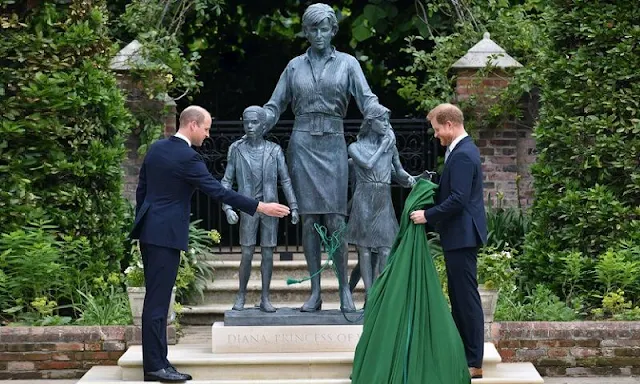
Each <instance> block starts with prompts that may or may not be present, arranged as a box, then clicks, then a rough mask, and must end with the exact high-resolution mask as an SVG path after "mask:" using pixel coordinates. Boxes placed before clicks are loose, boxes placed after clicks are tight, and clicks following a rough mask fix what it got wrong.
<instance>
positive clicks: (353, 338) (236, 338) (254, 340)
mask: <svg viewBox="0 0 640 384" xmlns="http://www.w3.org/2000/svg"><path fill="white" fill-rule="evenodd" d="M361 333H362V325H264V326H259V327H247V326H230V325H227V324H223V323H222V322H217V323H214V324H213V326H212V327H211V342H212V351H213V353H234V354H236V353H302V352H305V353H324V352H349V353H353V351H355V349H356V345H357V344H358V340H359V339H360V334H361Z"/></svg>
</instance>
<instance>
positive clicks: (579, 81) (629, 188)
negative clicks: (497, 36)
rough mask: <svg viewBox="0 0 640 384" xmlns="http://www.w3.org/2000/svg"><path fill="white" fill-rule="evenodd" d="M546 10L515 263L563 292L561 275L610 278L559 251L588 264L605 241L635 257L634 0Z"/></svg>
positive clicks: (637, 107)
mask: <svg viewBox="0 0 640 384" xmlns="http://www.w3.org/2000/svg"><path fill="white" fill-rule="evenodd" d="M547 12H548V14H547V15H546V20H547V22H548V27H549V39H550V49H549V50H548V51H547V52H545V53H544V54H543V55H540V56H541V57H546V59H545V60H543V61H542V62H541V63H537V66H538V68H537V69H538V70H539V71H540V73H541V78H542V79H543V81H542V84H541V90H542V93H541V106H542V108H541V111H540V119H539V124H538V125H537V127H536V130H535V136H536V141H537V149H538V158H537V163H536V164H535V166H534V168H533V175H534V178H535V193H536V199H535V202H534V205H533V211H532V212H533V217H532V219H533V222H532V226H531V230H530V232H529V235H528V237H527V242H526V253H525V255H524V257H522V258H521V259H520V266H521V268H522V269H523V271H524V272H525V273H526V275H527V277H528V278H529V283H530V286H533V285H535V283H536V282H549V283H551V284H552V286H553V288H554V289H555V291H556V293H558V294H561V295H562V296H563V297H565V296H566V294H567V289H568V286H569V285H572V286H573V285H575V286H576V287H580V288H581V290H583V291H589V290H592V289H595V290H597V291H599V292H604V293H605V294H607V293H610V292H607V291H609V290H610V289H615V287H604V286H602V282H599V281H598V278H597V276H595V274H594V273H582V274H581V275H580V276H573V277H571V278H570V277H567V275H568V274H570V271H569V269H570V268H571V266H570V263H569V262H568V256H569V255H570V254H571V253H572V252H573V253H575V252H577V255H581V256H582V257H584V258H585V260H586V261H584V262H582V264H584V265H585V266H587V267H588V266H589V265H591V266H592V265H593V263H595V262H597V260H598V259H599V258H601V257H602V255H603V254H605V253H606V251H607V250H612V251H613V252H618V251H619V252H620V254H624V255H630V256H629V257H635V256H633V255H636V254H637V253H636V252H637V250H636V251H633V252H629V251H628V248H629V247H630V246H631V247H633V246H634V245H635V246H637V245H639V244H640V81H639V80H640V72H639V71H638V69H639V68H640V45H639V44H638V41H640V26H639V25H638V23H637V21H638V20H640V8H639V7H638V6H637V4H634V2H623V1H619V2H600V1H595V2H594V1H585V0H582V1H572V2H567V1H560V0H556V1H553V3H551V4H550V6H549V8H548V9H547ZM574 259H575V258H574ZM633 261H634V260H627V262H633ZM587 269H589V268H587ZM635 285H636V286H637V287H640V280H639V279H636V282H635ZM635 299H636V301H637V299H639V297H636V298H635Z"/></svg>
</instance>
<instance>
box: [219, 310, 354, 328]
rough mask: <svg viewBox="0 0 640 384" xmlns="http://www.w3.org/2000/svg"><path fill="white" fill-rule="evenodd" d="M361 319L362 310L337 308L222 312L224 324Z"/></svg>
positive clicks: (348, 322) (333, 322) (324, 322)
mask: <svg viewBox="0 0 640 384" xmlns="http://www.w3.org/2000/svg"><path fill="white" fill-rule="evenodd" d="M363 320H364V316H363V310H360V311H356V312H351V313H345V314H343V313H342V312H340V310H339V309H329V310H324V311H322V310H320V311H315V312H300V308H278V310H277V311H276V312H273V313H267V312H262V311H260V309H259V308H247V309H244V310H242V311H233V310H231V311H226V312H225V313H224V325H225V326H251V325H254V326H255V325H261V326H262V325H270V326H282V325H284V326H286V325H362V322H363Z"/></svg>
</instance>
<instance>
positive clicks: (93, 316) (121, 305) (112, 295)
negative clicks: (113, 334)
mask: <svg viewBox="0 0 640 384" xmlns="http://www.w3.org/2000/svg"><path fill="white" fill-rule="evenodd" d="M78 293H79V294H80V295H81V296H82V298H83V300H82V302H81V303H79V304H78V305H77V309H78V311H79V312H80V317H79V318H78V321H77V323H78V324H82V325H121V324H131V323H132V319H131V309H130V308H129V299H128V298H127V294H126V293H125V292H124V291H123V290H122V288H119V287H118V288H116V287H115V286H113V285H112V286H110V287H109V290H108V291H104V292H102V293H99V294H96V295H93V294H91V293H85V292H81V291H78Z"/></svg>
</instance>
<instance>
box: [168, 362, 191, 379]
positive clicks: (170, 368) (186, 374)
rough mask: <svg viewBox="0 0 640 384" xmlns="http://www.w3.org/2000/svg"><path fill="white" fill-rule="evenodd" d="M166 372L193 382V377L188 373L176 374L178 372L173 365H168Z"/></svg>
mask: <svg viewBox="0 0 640 384" xmlns="http://www.w3.org/2000/svg"><path fill="white" fill-rule="evenodd" d="M167 371H170V372H173V373H177V374H179V375H182V376H184V379H185V380H193V377H191V375H190V374H188V373H182V372H178V370H177V369H176V367H174V366H173V365H170V366H169V368H167Z"/></svg>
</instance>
